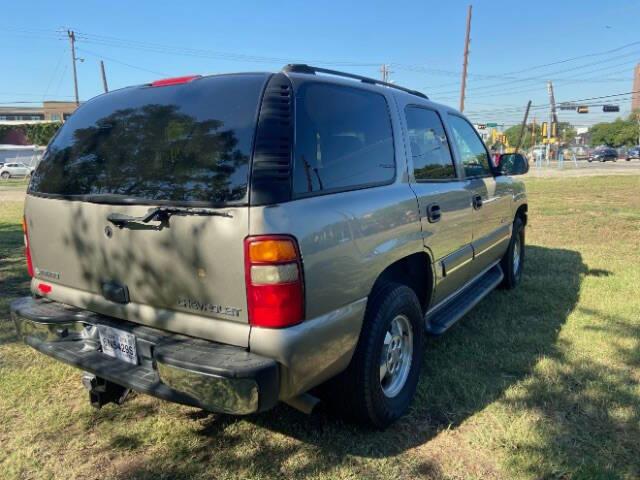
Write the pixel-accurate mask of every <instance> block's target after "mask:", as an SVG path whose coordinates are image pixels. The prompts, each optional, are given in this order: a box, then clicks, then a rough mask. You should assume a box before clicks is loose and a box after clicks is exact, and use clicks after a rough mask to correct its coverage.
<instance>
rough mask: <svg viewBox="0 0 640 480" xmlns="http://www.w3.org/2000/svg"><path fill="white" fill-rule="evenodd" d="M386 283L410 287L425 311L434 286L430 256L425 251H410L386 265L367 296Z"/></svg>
mask: <svg viewBox="0 0 640 480" xmlns="http://www.w3.org/2000/svg"><path fill="white" fill-rule="evenodd" d="M388 283H399V284H402V285H406V286H407V287H409V288H411V289H412V290H413V291H414V292H415V294H416V296H417V297H418V300H419V302H420V306H421V307H422V311H423V313H424V312H426V311H427V309H428V307H429V303H430V301H431V298H432V293H433V288H434V272H433V262H432V261H431V257H430V256H429V254H428V253H427V252H425V251H422V252H416V253H412V254H410V255H407V256H405V257H402V258H400V259H398V260H396V261H395V262H393V263H391V264H390V265H388V266H387V267H386V268H385V269H384V270H383V271H382V272H381V273H380V274H379V275H378V277H377V278H376V280H375V281H374V283H373V286H372V287H371V292H370V295H369V297H370V298H371V297H372V294H373V293H374V292H376V291H377V290H378V289H380V288H382V287H383V286H384V285H386V284H388Z"/></svg>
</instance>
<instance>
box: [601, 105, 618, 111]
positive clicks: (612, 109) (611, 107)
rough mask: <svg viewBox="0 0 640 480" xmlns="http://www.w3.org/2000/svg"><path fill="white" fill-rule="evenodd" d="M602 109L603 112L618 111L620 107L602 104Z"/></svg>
mask: <svg viewBox="0 0 640 480" xmlns="http://www.w3.org/2000/svg"><path fill="white" fill-rule="evenodd" d="M602 111H603V112H619V111H620V107H619V106H618V105H603V106H602Z"/></svg>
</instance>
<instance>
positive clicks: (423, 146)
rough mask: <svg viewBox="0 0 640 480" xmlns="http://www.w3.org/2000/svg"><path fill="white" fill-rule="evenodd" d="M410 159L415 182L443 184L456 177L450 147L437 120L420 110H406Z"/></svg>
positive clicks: (434, 115) (413, 108)
mask: <svg viewBox="0 0 640 480" xmlns="http://www.w3.org/2000/svg"><path fill="white" fill-rule="evenodd" d="M405 116H406V117H407V127H408V129H409V140H410V142H411V156H412V157H413V170H414V175H415V178H416V180H418V181H420V180H442V179H451V178H455V177H456V171H455V168H454V166H453V159H452V158H451V152H450V151H449V143H448V142H447V136H446V134H445V131H444V127H443V126H442V121H441V120H440V116H439V115H438V114H437V113H436V112H435V111H433V110H428V109H426V108H420V107H411V106H410V107H407V108H406V109H405Z"/></svg>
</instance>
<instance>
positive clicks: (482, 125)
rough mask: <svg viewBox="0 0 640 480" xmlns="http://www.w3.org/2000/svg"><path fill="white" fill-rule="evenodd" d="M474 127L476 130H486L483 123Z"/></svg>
mask: <svg viewBox="0 0 640 480" xmlns="http://www.w3.org/2000/svg"><path fill="white" fill-rule="evenodd" d="M476 126H477V127H478V130H484V129H485V128H487V126H486V125H485V124H484V123H479V124H478V125H476Z"/></svg>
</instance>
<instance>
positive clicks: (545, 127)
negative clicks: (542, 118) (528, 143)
mask: <svg viewBox="0 0 640 480" xmlns="http://www.w3.org/2000/svg"><path fill="white" fill-rule="evenodd" d="M548 128H549V125H548V124H547V122H542V138H546V137H547V134H548Z"/></svg>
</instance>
